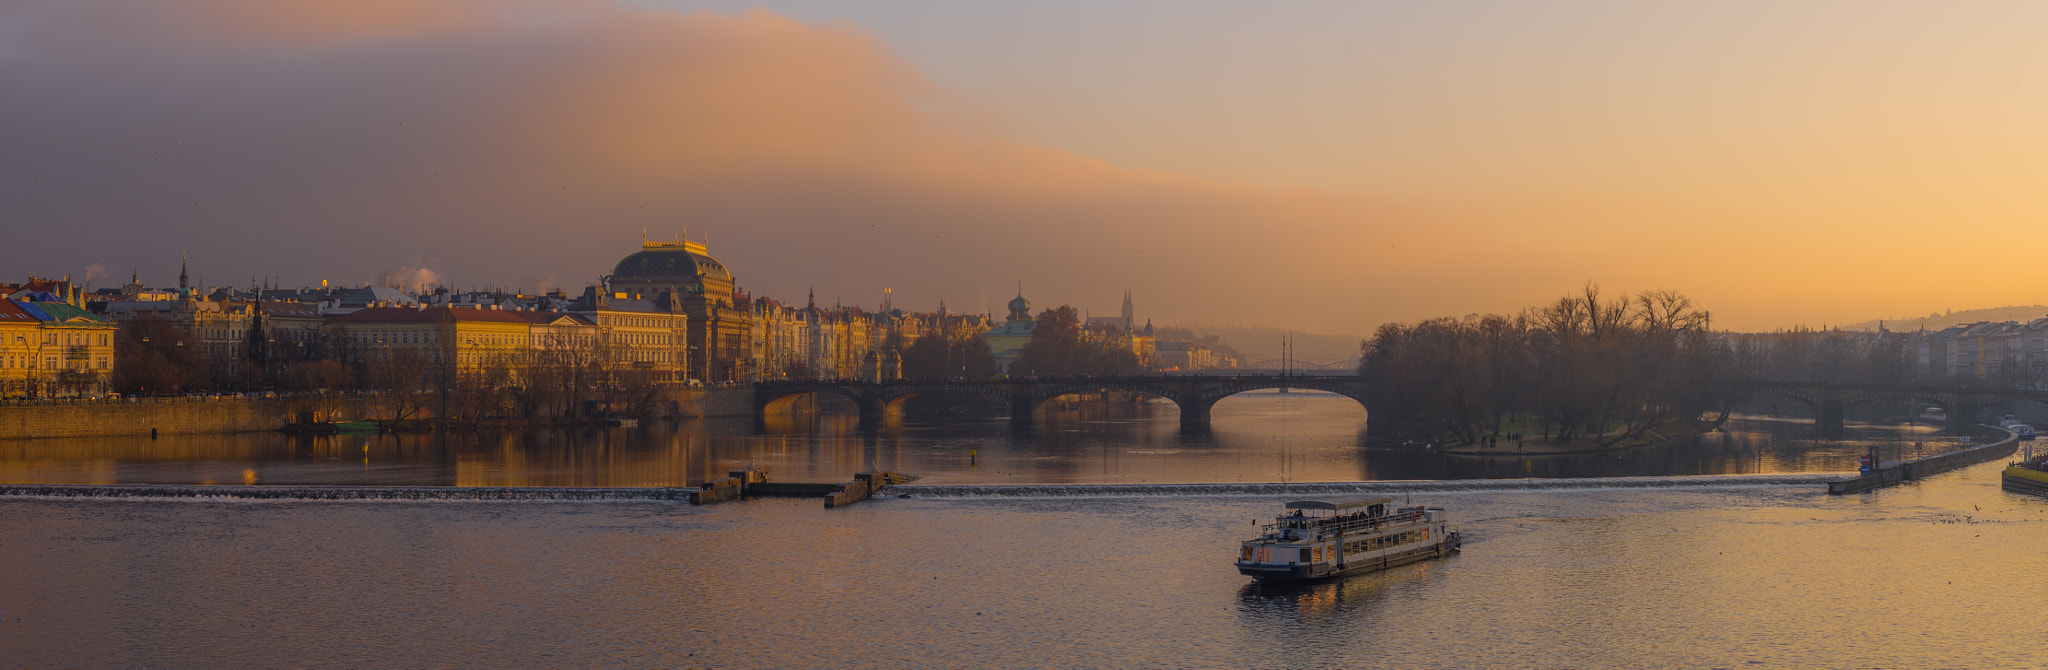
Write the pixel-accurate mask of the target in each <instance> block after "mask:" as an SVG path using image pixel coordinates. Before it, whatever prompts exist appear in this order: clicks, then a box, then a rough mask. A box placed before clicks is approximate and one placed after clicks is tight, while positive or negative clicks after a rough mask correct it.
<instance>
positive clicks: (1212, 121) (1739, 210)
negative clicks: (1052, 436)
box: [0, 2, 2048, 334]
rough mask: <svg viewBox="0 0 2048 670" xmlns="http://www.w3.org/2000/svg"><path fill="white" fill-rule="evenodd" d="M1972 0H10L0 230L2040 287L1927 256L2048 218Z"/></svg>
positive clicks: (1264, 303)
mask: <svg viewBox="0 0 2048 670" xmlns="http://www.w3.org/2000/svg"><path fill="white" fill-rule="evenodd" d="M1973 7H1974V9H1973V10H1972V11H1970V12H1943V11H1939V10H1933V9H1916V8H1915V7H1914V6H1912V5H1903V4H1869V3H1862V4H1854V5H1849V4H1833V5H1830V4H1819V5H1808V6H1805V7H1803V8H1800V9H1796V10H1795V9H1782V8H1729V7H1714V8H1689V9H1674V8H1666V9H1660V10H1640V11H1619V8H1618V7H1617V6H1615V5H1609V4H1602V3H1585V4H1574V5H1568V6H1564V7H1559V8H1555V9H1551V10H1547V11H1530V10H1519V9H1514V8H1507V7H1498V6H1471V7H1463V8H1451V7H1442V8H1411V7H1397V6H1393V5H1386V4H1364V5H1357V6H1348V7H1336V6H1298V7H1293V8H1287V9H1284V10H1257V9H1249V8H1241V7H1227V6H1223V7H1219V6H1210V5H1204V6H1203V7H1202V9H1203V10H1204V11H1191V12H1186V13H1184V14H1175V13H1173V12H1166V11H1163V10H1161V9H1159V8H1157V7H1150V6H1146V5H1118V6H1114V7H1108V8H1102V9H1099V10H1096V9H1080V8H1076V7H1071V6H1052V7H1050V8H1048V9H1045V10H1044V12H1045V13H1044V14H1043V15H1029V16H1025V15H1018V14H1017V10H997V9H980V10H972V9H942V8H933V7H928V6H924V7H920V6H915V5H899V6H884V7H878V8H852V7H838V6H834V5H822V4H816V3H801V2H799V3H782V4H778V5H770V6H766V7H752V6H751V5H739V4H728V3H647V4H645V5H613V4H604V3H560V4H556V3H536V4H527V5H520V6H518V8H514V9H506V8H504V7H502V6H497V5H483V4H470V3H459V2H458V3H417V4H416V3H389V4H377V3H370V4H365V3H338V4H317V3H314V4H288V5H268V4H262V3H249V4H243V3H232V2H210V3H191V4H184V5H179V6H177V7H175V8H165V7H155V8H131V7H121V6H115V5H95V4H87V3H81V4H67V5H53V6H21V7H17V8H13V9H10V10H6V11H7V19H8V20H7V24H8V25H10V26H12V28H11V29H9V30H7V31H5V32H0V82H5V83H6V84H7V85H9V87H10V89H11V90H15V91H20V92H22V94H21V95H20V96H18V97H19V99H20V100H21V101H22V102H21V103H20V104H19V105H17V106H14V107H11V108H10V109H9V110H6V111H4V112H0V115H4V118H5V120H6V121H8V122H9V124H10V126H11V127H14V128H18V129H26V130H24V131H22V132H16V133H10V134H9V135H8V137H7V138H5V139H0V143H4V145H5V146H6V149H7V151H8V153H9V155H10V156H15V157H16V158H14V159H11V160H9V161H8V162H7V163H6V164H5V165H0V172H4V175H0V183H6V184H8V185H9V186H8V187H7V189H8V191H9V192H8V193H7V195H8V200H9V201H10V202H12V203H14V205H13V206H12V207H11V208H10V210H11V211H10V213H11V214H12V215H13V218H14V219H15V220H16V221H18V222H20V223H19V224H18V225H22V226H25V227H27V228H29V229H63V230H67V231H75V232H74V233H73V234H75V235H77V236H79V237H80V238H81V239H87V240H91V241H92V244H89V245H58V246H54V247H51V248H39V249H34V250H32V251H31V250H28V249H25V248H22V247H15V248H12V249H10V250H8V251H5V252H0V264H5V265H7V266H9V267H15V268H18V269H19V270H20V271H22V272H25V273H33V274H39V275H45V276H48V275H61V274H70V275H73V276H75V277H81V278H86V279H89V280H101V278H102V277H104V278H105V279H106V280H107V281H109V282H110V283H111V282H118V281H120V278H122V277H124V276H125V275H126V270H128V268H127V267H123V265H124V264H123V263H122V262H121V260H122V259H132V258H139V257H146V256H155V257H162V258H163V259H164V260H161V261H155V262H151V263H148V264H144V265H142V266H141V271H142V273H143V274H144V275H145V276H157V277H161V276H167V275H168V274H169V271H171V270H172V269H173V268H172V267H171V266H170V265H169V263H170V262H171V261H170V260H169V258H168V254H167V253H166V252H165V251H164V250H166V249H176V248H192V249H195V256H198V257H202V258H205V259H207V260H208V261H209V263H208V264H209V265H212V266H214V267H219V268H223V269H227V268H233V269H232V270H227V272H226V274H225V276H220V277H215V276H212V275H213V273H208V274H209V281H210V282H212V283H215V284H216V285H235V284H239V283H240V280H239V279H238V278H239V277H240V275H242V274H255V275H263V276H269V275H278V276H282V277H283V278H284V279H285V281H286V282H287V283H295V284H313V283H316V282H317V281H318V280H319V279H329V280H333V281H336V282H348V283H363V282H366V281H373V280H374V279H375V278H376V277H377V276H378V275H380V274H382V273H384V272H386V271H390V270H410V271H420V270H424V271H427V272H431V273H432V274H433V276H436V277H443V278H446V279H447V281H448V283H452V284H455V285H458V286H467V285H497V286H511V287H521V288H535V289H543V290H544V289H546V288H552V287H556V286H560V287H562V288H564V289H565V290H573V288H574V287H577V286H581V285H585V284H588V283H590V282H591V281H593V280H594V279H595V275H596V272H595V271H594V270H595V269H600V268H602V267H604V264H605V262H606V259H609V258H614V257H616V254H617V252H618V250H619V249H620V248H621V242H622V241H623V240H630V239H631V236H633V235H637V234H640V231H642V230H646V231H647V232H648V233H649V234H651V235H654V236H656V237H667V236H670V235H676V234H680V233H682V232H683V231H684V230H685V229H687V230H689V231H690V233H691V235H692V237H693V238H697V239H706V238H708V241H709V242H710V243H711V245H712V246H714V247H715V248H717V249H719V250H720V254H721V255H722V256H724V257H725V258H727V259H729V260H730V262H732V263H733V264H734V266H735V267H738V268H744V270H743V272H742V275H743V277H742V279H743V281H745V282H746V283H747V285H748V286H749V288H750V289H752V290H754V291H756V292H758V293H760V294H764V295H773V296H794V295H799V294H801V293H802V292H803V290H804V289H805V288H806V287H809V286H813V285H816V286H830V287H839V289H840V291H841V293H842V295H848V294H850V292H852V291H867V292H868V293H874V292H875V290H876V289H878V288H879V287H883V286H887V287H893V288H894V289H896V291H897V292H898V295H900V296H918V295H923V296H930V300H929V302H930V303H932V304H936V302H937V300H939V299H942V298H943V299H945V300H947V302H948V304H949V305H952V306H953V307H955V308H956V309H972V310H975V311H983V312H986V311H996V310H999V305H1000V304H1001V303H1002V301H1003V300H1006V299H1007V298H1008V294H1009V291H1008V290H1007V287H1008V286H1010V285H1011V284H1012V283H1013V282H1014V281H1015V280H1016V279H1019V278H1022V279H1023V280H1024V281H1026V282H1027V285H1030V286H1033V287H1042V289H1043V294H1044V295H1048V296H1053V295H1058V296H1087V297H1086V298H1076V299H1075V300H1073V301H1074V302H1084V303H1089V302H1093V301H1095V300H1100V301H1101V303H1102V304H1101V305H1100V306H1101V307H1104V308H1105V310H1104V311H1107V309H1108V308H1110V307H1111V306H1113V305H1114V304H1115V303H1114V300H1115V294H1116V292H1118V291H1121V290H1122V289H1124V288H1130V289H1132V290H1134V291H1136V292H1137V293H1138V294H1139V295H1141V296H1146V302H1147V304H1148V307H1149V311H1151V312H1152V313H1153V314H1155V315H1157V317H1158V319H1159V320H1160V321H1161V322H1164V323H1176V322H1237V323H1257V324H1270V325H1273V326H1277V327H1288V328H1297V329H1303V330H1309V331H1315V332H1329V333H1350V334H1362V333H1365V332H1369V331H1370V329H1371V328H1373V327H1374V326H1376V325H1378V324H1379V323H1383V322H1390V321H1414V320H1418V319H1423V318H1430V317H1435V316H1446V315H1457V314H1466V313H1486V312H1504V311H1513V310H1516V309H1519V308H1520V307H1521V306H1523V305H1527V304H1530V303H1532V302H1535V301H1537V300H1541V299H1543V298H1544V297H1546V296H1549V295H1554V294H1557V293H1560V292H1564V291H1568V290H1571V289H1573V288H1575V287H1577V286H1580V285H1582V284H1584V283H1586V282H1588V281H1591V282H1595V283H1598V284H1600V285H1602V286H1603V287H1606V288H1608V289H1610V290H1614V291H1618V292H1637V291H1641V290H1646V289H1660V288H1661V289H1675V290H1679V291H1683V292H1685V293H1687V294H1689V295H1691V296H1693V297H1694V298H1695V299H1696V300H1697V301H1698V302H1699V303H1700V304H1701V305H1702V306H1704V307H1706V308H1708V309H1710V310H1712V311H1713V313H1714V316H1715V319H1716V326H1717V327H1721V328H1727V329H1730V330H1744V331H1767V330H1773V329H1778V328H1787V327H1793V326H1799V325H1805V326H1822V325H1827V324H1836V323H1849V322H1855V321H1862V320H1866V319H1870V318H1876V317H1883V316H1886V315H1907V316H1911V315H1918V314H1927V313H1933V312H1942V311H1945V310H1951V309H1970V308H1977V307H1990V306H1997V305H2010V304H2036V303H2040V302H2042V300H2040V299H2039V296H2036V295H2034V293H2035V292H2036V291H2035V290H2034V289H2032V288H2030V287H2029V286H2028V284H2027V283H2026V282H2024V281H2013V280H2012V279H2011V278H2009V277H2006V276H2004V275H2003V273H1998V272H1964V271H1960V270H1961V269H1963V268H1966V267H1969V265H1968V264H1970V263H1973V262H1978V261H1980V260H1981V259H1983V258H1986V257H2002V256H2003V255H2004V254H2005V252H2006V250H2008V249H2011V248H2024V247H2026V246H2029V245H2031V244H2035V243H2038V242H2040V241H2043V240H2042V239H2041V237H2042V236H2043V235H2048V233H2043V232H2041V231H2040V230H2038V226H2035V225H2033V224H2032V221H2033V220H2034V219H2036V218H2038V216H2039V215H2040V214H2043V213H2048V212H2042V211H2040V210H2041V207H2040V206H2039V204H2038V203H2035V202H2034V200H2033V199H2032V198H2030V197H2029V188H2028V187H2030V186H2031V181H2030V178H2031V176H2032V175H2035V174H2038V173H2039V166H2038V165H2037V162H2038V161H2037V160H2036V159H2034V158H2030V156H2034V155H2037V154H2038V152H2035V151H2031V148H2032V147H2033V146H2034V145H2035V144H2038V143H2039V141H2040V140H2042V139H2043V138H2042V136H2041V133H2040V132H2039V131H2038V130H2037V129H2034V128H2032V126H2031V124H2028V123H2027V120H2028V119H2030V118H2031V115H2029V114H2026V112H2027V111H2028V110H2030V109H2034V108H2036V107H2037V106H2038V105H2039V104H2040V103H2041V102H2043V99H2042V93H2041V87H2040V86H2039V85H2038V84H2037V83H2035V82H2036V80H2037V79H2038V75H2037V71H2038V69H2039V67H2038V63H2037V62H2036V61H2038V58H2034V57H2033V56H2032V55H2031V51H2029V50H2027V49H2026V48H2025V47H2026V45H2027V41H2026V36H2025V33H2026V31H2025V30H2024V29H2023V27H2024V26H2028V25H2039V24H2040V23H2041V19H2042V18H2043V17H2041V16H2039V15H2038V13H2039V11H2040V10H2038V9H2035V8H2031V7H2027V6H2023V5H2013V6H1996V5H1976V6H1973ZM1080 14H1085V16H1086V17H1087V18H1088V19H1090V20H1087V21H1082V20H1076V17H1077V15H1080ZM1167 14H1172V16H1171V17H1167V18H1162V15H1167ZM1148 19H1159V20H1165V21H1168V22H1169V23H1168V24H1169V25H1172V26H1174V27H1175V30H1161V29H1157V28H1153V29H1145V30H1140V29H1138V28H1141V27H1144V26H1146V25H1150V24H1147V23H1145V22H1146V21H1147V20H1148ZM1347 30H1348V31H1350V32H1346V31H1347ZM1169 33H1170V34H1171V35H1169ZM991 35H999V36H1001V39H991V40H985V41H984V40H977V39H975V38H976V37H978V36H979V37H987V36H991ZM1304 35H1306V37H1303V36H1304ZM1289 36H1292V39H1289V38H1288V37H1289ZM1205 37H1206V38H1209V39H1208V42H1204V40H1203V38H1205ZM1033 40H1042V42H1041V43H1040V44H1042V45H1056V46H1057V48H1053V47H1052V46H1039V47H1038V48H1033V47H1034V45H1033V44H1030V42H1032V41H1033ZM1205 43H1207V44H1209V46H1208V47H1204V46H1203V44H1205ZM1584 45H1598V46H1597V47H1594V46H1584ZM1006 50H1007V51H1006ZM1858 64H1864V65H1867V66H1868V67H1870V68H1872V69H1869V70H1858V69H1857V68H1858V67H1863V66H1864V65H1858ZM1259 82H1265V85H1263V86H1260V85H1257V84H1258V83H1259ZM1034 91H1035V92H1036V93H1035V94H1034V93H1033V92H1034ZM1732 101H1740V102H1739V103H1737V102H1732ZM1935 101H1940V102H1935ZM1148 129H1149V130H1148ZM244 266H246V269H244ZM94 267H98V268H99V272H104V273H105V274H104V275H99V274H98V273H96V272H92V271H91V269H92V268H94ZM585 275H587V276H585ZM963 285H965V286H980V287H985V288H981V289H977V290H976V291H967V292H961V293H963V294H960V295H947V294H949V293H955V290H956V287H959V286H963ZM1095 294H1101V295H1100V296H1099V297H1096V296H1095ZM905 300H913V301H918V302H924V301H919V300H917V299H915V298H905ZM874 301H875V297H874V296H869V295H866V294H865V293H863V294H860V297H859V298H858V300H856V302H859V303H861V304H869V303H872V302H874Z"/></svg>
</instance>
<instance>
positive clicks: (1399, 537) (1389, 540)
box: [1344, 528, 1429, 554]
mask: <svg viewBox="0 0 2048 670" xmlns="http://www.w3.org/2000/svg"><path fill="white" fill-rule="evenodd" d="M1428 539H1429V529H1427V528H1424V529H1421V530H1411V531H1408V532H1405V533H1395V534H1393V535H1382V536H1380V537H1369V538H1366V539H1363V540H1354V541H1351V542H1346V543H1344V553H1346V554H1362V553H1365V552H1368V551H1379V550H1381V549H1385V548H1387V547H1393V546H1398V545H1403V544H1409V543H1413V542H1423V541H1427V540H1428Z"/></svg>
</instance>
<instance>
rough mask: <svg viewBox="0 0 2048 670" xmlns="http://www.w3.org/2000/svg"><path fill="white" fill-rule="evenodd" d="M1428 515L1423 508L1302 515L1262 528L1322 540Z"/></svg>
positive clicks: (1410, 521)
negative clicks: (1369, 513)
mask: <svg viewBox="0 0 2048 670" xmlns="http://www.w3.org/2000/svg"><path fill="white" fill-rule="evenodd" d="M1426 517H1427V512H1425V511H1423V510H1413V511H1402V512H1397V513H1394V514H1388V515H1385V516H1354V517H1336V518H1327V517H1326V518H1312V517H1302V518H1287V519H1282V520H1280V521H1277V522H1275V523H1269V524H1266V525H1264V526H1261V527H1260V528H1261V530H1262V531H1263V532H1264V533H1266V534H1272V533H1276V532H1279V531H1283V530H1299V531H1308V532H1312V533H1315V539H1319V540H1320V539H1325V538H1327V537H1329V536H1330V535H1335V534H1343V533H1349V532H1353V531H1362V530H1366V531H1369V530H1373V529H1376V528H1380V527H1383V526H1395V525H1401V524H1409V523H1416V522H1419V521H1422V520H1423V519H1424V518H1426Z"/></svg>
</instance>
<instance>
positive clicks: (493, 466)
mask: <svg viewBox="0 0 2048 670" xmlns="http://www.w3.org/2000/svg"><path fill="white" fill-rule="evenodd" d="M1177 417H1178V414H1177V413H1176V410H1174V409H1173V408H1172V406H1171V405H1158V404H1152V405H1139V406H1134V407H1133V406H1118V407H1097V408H1090V409H1076V410H1065V411H1052V412H1048V415H1047V416H1046V417H1044V419H1043V420H1042V421H1041V422H1040V423H1039V424H1038V425H1037V427H1036V428H1035V429H1033V430H1030V431H1026V432H1019V431H1017V430H1015V429H1013V428H1012V426H1011V424H1010V422H1009V420H1008V418H1007V417H1003V416H1000V415H996V416H986V417H967V418H958V417H955V418H947V419H943V420H932V419H926V420H919V419H916V418H911V419H907V420H905V421H901V422H892V423H891V424H889V426H888V427H887V428H885V429H884V430H882V431H879V432H877V433H874V434H863V433H862V432H860V431H858V430H856V429H855V427H854V423H855V417H853V416H852V415H849V414H830V413H827V414H822V415H798V416H778V417H775V418H773V420H771V421H768V422H767V425H766V426H765V430H762V429H759V428H757V427H756V426H755V422H754V421H752V420H749V419H744V418H740V419H711V420H699V421H684V422H679V423H666V422H650V423H648V424H645V425H642V426H639V427H635V428H579V429H551V430H536V431H508V432H489V433H448V434H439V435H394V436H333V437H288V436H285V435H279V434H273V433H244V434H233V435H167V436H164V437H163V438H161V439H154V440H153V439H150V438H148V437H111V438H75V439H59V440H12V441H5V442H0V482H12V483H66V484H253V485H262V484H292V485H365V486H686V485H691V484H694V483H697V482H701V481H704V480H706V479H712V478H717V477H723V476H724V474H725V473H726V472H728V471H731V470H736V469H740V468H745V467H758V468H764V469H766V470H767V471H768V473H769V476H770V477H771V478H774V479H776V480H779V481H846V480H847V479H849V478H850V476H851V475H852V474H853V473H854V472H858V471H861V470H867V469H886V470H894V471H898V472H905V473H909V474H913V475H918V476H920V477H923V478H924V479H923V483H928V484H1041V483H1042V484H1072V483H1112V484H1125V483H1130V484H1137V483H1165V482H1172V483H1198V482H1302V481H1370V480H1409V479H1487V478H1519V477H1616V476H1668V475H1720V474H1771V473H1797V472H1842V471H1847V470H1854V469H1855V468H1856V458H1857V457H1858V456H1860V455H1862V454H1863V453H1864V450H1865V448H1866V446H1867V445H1869V444H1878V445H1882V446H1884V447H1886V448H1887V449H1888V450H1890V451H1891V452H1893V453H1896V452H1899V451H1906V450H1910V446H1908V445H1910V444H1911V443H1914V442H1922V443H1925V445H1926V449H1927V450H1928V452H1929V453H1932V452H1934V451H1938V450H1941V449H1946V448H1949V447H1950V446H1952V444H1951V443H1949V442H1947V441H1944V440H1943V439H1941V438H1940V437H1938V436H1936V435H1934V434H1933V431H1934V428H1932V427H1930V426H1928V425H1926V424H1921V425H1918V426H1912V427H1904V426H1872V425H1862V424H1850V431H1849V434H1848V436H1847V438H1845V439H1841V440H1829V441H1825V442H1816V441H1815V440H1813V439H1811V436H1810V433H1811V432H1812V426H1811V424H1810V422H1807V421H1798V420H1777V419H1771V418H1768V417H1742V418H1739V419H1738V420H1736V421H1734V422H1732V423H1731V424H1730V425H1729V426H1728V430H1726V431H1721V432H1716V433H1711V434H1708V435H1703V436H1699V437H1695V438H1682V439H1677V440H1673V441H1670V442H1666V443H1664V444H1660V445H1656V446H1651V447H1645V448H1639V449H1631V450H1626V451H1619V452H1613V453H1607V454H1582V455H1572V456H1546V457H1535V458H1510V457H1496V458H1475V457H1465V456H1446V455H1443V454H1439V453H1433V452H1430V451H1425V450H1421V449H1401V448H1385V447H1376V446H1372V445H1368V444H1367V443H1366V441H1365V439H1364V434H1365V424H1366V414H1365V411H1364V410H1363V409H1362V408H1360V407H1359V406H1358V405H1357V403H1355V402H1353V401H1351V400H1349V399H1347V398H1343V397H1341V396H1334V395H1327V394H1317V393H1300V392H1296V393H1285V394H1283V393H1249V394H1243V395H1238V396H1233V397H1231V398H1227V399H1225V400H1223V401H1221V402H1218V403H1217V404H1216V406H1215V409H1214V410H1212V416H1211V426H1212V428H1211V430H1210V431H1209V432H1208V433H1207V434H1202V435H1184V434H1182V433H1181V432H1180V430H1179V424H1178V422H1177Z"/></svg>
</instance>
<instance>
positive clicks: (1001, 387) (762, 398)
mask: <svg viewBox="0 0 2048 670" xmlns="http://www.w3.org/2000/svg"><path fill="white" fill-rule="evenodd" d="M1281 388H1289V389H1305V390H1314V391H1327V392H1330V393H1335V394H1337V395H1341V396H1344V397H1347V398H1350V399H1352V400H1356V401H1358V404H1360V405H1365V404H1366V401H1365V384H1364V382H1362V381H1360V380H1359V378H1358V377H1356V376H1350V375H1278V374H1274V375H1232V376H1220V375H1215V376H1212V375H1189V376H1173V377H1161V376H1147V377H1095V378H1072V379H1045V380H1032V379H1010V380H988V381H949V382H911V381H897V382H883V383H872V382H853V381H838V382H833V381H788V382H764V383H761V384H757V385H755V387H754V408H755V410H754V411H755V414H756V416H757V417H760V416H765V415H766V414H767V413H768V412H769V411H770V409H771V407H772V406H775V405H777V404H778V403H779V402H780V401H786V400H788V399H791V398H795V397H799V396H802V395H804V394H809V393H836V394H838V395H841V396H845V397H846V398H848V399H851V400H853V402H854V404H856V405H858V406H859V407H860V425H861V426H862V427H866V428H874V427H879V426H881V425H882V417H883V416H885V415H886V414H887V412H888V410H890V409H895V408H900V407H901V406H902V403H903V401H905V400H908V399H910V398H911V397H913V396H917V395H921V394H926V393H967V394H975V395H981V396H985V397H990V398H995V399H997V400H999V401H1002V402H1004V403H1007V404H1008V405H1009V406H1010V419H1011V421H1013V422H1016V423H1019V424H1029V423H1030V422H1031V421H1032V420H1033V419H1032V417H1033V414H1034V413H1035V412H1036V411H1037V410H1038V407H1039V405H1042V404H1044V403H1045V402H1046V401H1048V400H1052V399H1053V398H1057V397H1060V396H1063V395H1069V394H1075V393H1096V392H1100V391H1133V392H1137V393H1144V394H1147V395H1155V396H1159V397H1161V398H1165V399H1167V400H1171V401H1173V404H1175V405H1177V406H1179V407H1180V425H1181V428H1182V429H1183V430H1203V429H1206V428H1208V426H1209V410H1210V408H1212V407H1214V406H1215V405H1216V401H1218V400H1222V399H1223V398H1225V397H1228V396H1232V395H1236V394H1239V393H1244V392H1246V391H1259V390H1264V389H1281ZM1366 409H1367V411H1368V412H1370V411H1371V409H1372V408H1371V407H1370V406H1367V407H1366Z"/></svg>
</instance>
